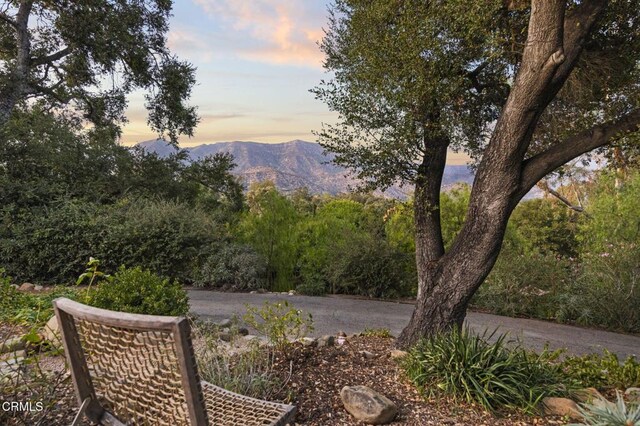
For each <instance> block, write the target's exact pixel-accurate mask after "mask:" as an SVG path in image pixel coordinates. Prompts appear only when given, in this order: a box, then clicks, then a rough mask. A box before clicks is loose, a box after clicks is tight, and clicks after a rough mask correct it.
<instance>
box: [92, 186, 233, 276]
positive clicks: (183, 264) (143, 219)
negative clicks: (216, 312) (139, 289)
mask: <svg viewBox="0 0 640 426" xmlns="http://www.w3.org/2000/svg"><path fill="white" fill-rule="evenodd" d="M103 221H104V222H103V223H104V225H106V226H105V227H104V228H103V229H102V233H101V234H100V235H99V236H97V238H96V240H97V241H96V242H95V245H94V246H95V247H96V249H95V251H94V252H93V253H92V254H93V255H94V256H96V257H98V258H100V259H104V268H105V270H107V271H114V270H115V269H116V268H117V267H118V266H120V265H126V266H128V267H133V266H144V267H145V268H148V269H150V270H151V271H153V272H155V273H157V274H159V275H162V276H166V277H170V278H175V279H178V280H180V281H183V282H189V281H192V280H193V279H194V273H195V271H197V269H198V267H199V266H200V264H201V263H202V262H203V261H204V259H205V258H206V257H207V256H208V255H209V254H210V253H211V252H212V251H213V244H214V243H216V242H217V241H218V240H219V239H220V238H221V235H222V233H223V232H224V231H223V230H222V227H221V226H220V225H218V223H217V222H216V221H215V220H214V219H213V218H212V217H211V216H210V215H208V214H207V213H205V212H204V211H202V210H199V209H196V208H193V207H191V206H189V205H187V204H183V203H179V202H174V201H150V200H144V199H140V200H136V201H124V202H121V203H120V204H118V205H116V206H114V207H111V208H109V209H106V211H105V215H104V217H103Z"/></svg>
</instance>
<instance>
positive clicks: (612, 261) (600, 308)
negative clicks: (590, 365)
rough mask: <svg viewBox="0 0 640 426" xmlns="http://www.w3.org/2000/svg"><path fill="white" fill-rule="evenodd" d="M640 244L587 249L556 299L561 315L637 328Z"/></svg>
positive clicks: (588, 322)
mask: <svg viewBox="0 0 640 426" xmlns="http://www.w3.org/2000/svg"><path fill="white" fill-rule="evenodd" d="M639 286H640V245H637V244H623V243H620V244H614V245H611V246H610V247H609V249H608V251H606V252H604V253H598V254H595V253H589V254H585V255H583V257H582V265H581V269H580V271H579V273H578V274H577V277H576V279H575V282H574V283H573V285H572V286H571V288H570V289H569V290H568V292H567V294H566V295H565V296H564V297H563V298H562V299H561V300H560V301H559V305H560V306H561V308H562V309H561V311H560V315H561V319H562V320H565V321H573V322H577V323H579V324H583V325H592V326H599V327H606V328H608V329H611V330H619V331H626V332H631V333H637V332H640V311H638V308H637V307H638V306H640V291H639Z"/></svg>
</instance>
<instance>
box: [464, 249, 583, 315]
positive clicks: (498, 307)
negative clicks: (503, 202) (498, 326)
mask: <svg viewBox="0 0 640 426" xmlns="http://www.w3.org/2000/svg"><path fill="white" fill-rule="evenodd" d="M573 270H574V266H573V264H572V262H571V261H570V260H567V259H563V258H557V257H556V256H553V255H548V254H547V255H545V254H538V253H531V254H529V255H519V254H516V253H514V252H513V251H512V250H505V251H503V252H502V253H501V255H500V258H499V259H498V261H497V262H496V265H495V266H494V268H493V270H492V271H491V274H490V275H489V276H488V277H487V279H486V280H485V282H484V284H483V285H482V286H481V287H480V289H479V290H478V292H477V293H476V295H475V297H474V298H473V300H472V304H473V305H474V306H476V307H479V308H482V309H487V310H489V311H491V312H494V313H496V314H499V315H507V316H527V317H534V318H543V319H553V318H555V317H556V316H557V315H558V311H559V309H561V306H560V304H559V302H558V301H559V299H561V298H562V297H563V295H565V294H567V293H568V292H569V286H570V283H571V281H572V271H573Z"/></svg>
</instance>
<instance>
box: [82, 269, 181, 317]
mask: <svg viewBox="0 0 640 426" xmlns="http://www.w3.org/2000/svg"><path fill="white" fill-rule="evenodd" d="M89 300H90V303H91V304H92V305H93V306H96V307H98V308H103V309H111V310H115V311H121V312H130V313H136V314H148V315H185V314H186V313H187V312H188V311H189V301H188V297H187V292H186V291H185V290H184V289H183V288H182V286H181V285H180V284H179V283H178V281H173V282H170V281H169V279H165V278H162V277H160V276H158V275H156V274H154V273H153V272H151V271H149V270H142V268H140V267H139V266H137V267H135V268H130V269H127V268H125V267H124V266H122V267H120V269H119V270H118V272H116V273H115V274H114V275H113V279H112V280H110V281H102V282H101V283H100V284H98V286H97V287H96V289H95V292H93V293H92V294H90V295H89Z"/></svg>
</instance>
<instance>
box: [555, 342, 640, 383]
mask: <svg viewBox="0 0 640 426" xmlns="http://www.w3.org/2000/svg"><path fill="white" fill-rule="evenodd" d="M561 366H562V369H563V371H564V374H566V375H567V377H570V378H571V379H572V380H575V381H577V383H578V384H579V385H580V387H582V388H588V387H593V388H597V389H612V388H613V389H623V390H624V389H627V388H630V387H640V361H638V360H637V359H636V358H635V357H634V356H631V355H630V356H628V357H627V359H625V360H624V362H622V363H621V362H620V360H619V359H618V356H617V355H616V354H614V353H612V352H609V351H608V350H606V349H605V351H604V354H603V355H598V354H589V355H584V356H571V357H566V358H565V359H564V360H563V361H562V363H561Z"/></svg>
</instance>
